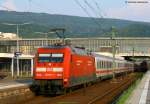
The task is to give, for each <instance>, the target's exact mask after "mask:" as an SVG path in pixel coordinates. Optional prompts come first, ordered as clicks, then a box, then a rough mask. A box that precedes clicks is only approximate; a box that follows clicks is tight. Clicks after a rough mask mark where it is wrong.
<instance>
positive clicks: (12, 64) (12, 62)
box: [11, 57, 14, 78]
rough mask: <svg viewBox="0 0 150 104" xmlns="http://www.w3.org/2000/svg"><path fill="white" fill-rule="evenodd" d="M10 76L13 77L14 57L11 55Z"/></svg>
mask: <svg viewBox="0 0 150 104" xmlns="http://www.w3.org/2000/svg"><path fill="white" fill-rule="evenodd" d="M11 76H12V78H13V77H14V58H13V57H12V60H11Z"/></svg>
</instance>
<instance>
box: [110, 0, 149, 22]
mask: <svg viewBox="0 0 150 104" xmlns="http://www.w3.org/2000/svg"><path fill="white" fill-rule="evenodd" d="M136 1H139V0H136ZM149 10H150V1H149V0H148V3H127V4H125V5H124V6H123V7H122V8H111V9H109V10H108V11H107V15H108V17H110V18H119V19H129V20H136V21H146V22H150V12H149Z"/></svg>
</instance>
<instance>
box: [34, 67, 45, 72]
mask: <svg viewBox="0 0 150 104" xmlns="http://www.w3.org/2000/svg"><path fill="white" fill-rule="evenodd" d="M36 71H37V72H46V68H36Z"/></svg>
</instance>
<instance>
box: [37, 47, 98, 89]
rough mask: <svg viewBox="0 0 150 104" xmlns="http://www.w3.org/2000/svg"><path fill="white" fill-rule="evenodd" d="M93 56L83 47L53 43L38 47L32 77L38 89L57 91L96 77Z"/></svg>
mask: <svg viewBox="0 0 150 104" xmlns="http://www.w3.org/2000/svg"><path fill="white" fill-rule="evenodd" d="M94 63H95V62H94V57H92V56H90V55H89V54H88V53H86V52H85V51H84V50H83V49H79V48H74V47H70V46H62V45H54V46H49V47H41V48H38V50H37V54H36V57H35V66H34V79H35V84H36V85H37V86H38V90H39V89H42V90H43V89H45V91H50V92H53V91H54V92H58V91H60V90H63V89H64V88H70V87H73V86H77V85H80V84H83V83H86V82H90V81H93V80H94V79H95V78H96V75H95V64H94Z"/></svg>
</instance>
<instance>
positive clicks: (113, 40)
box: [111, 27, 116, 81]
mask: <svg viewBox="0 0 150 104" xmlns="http://www.w3.org/2000/svg"><path fill="white" fill-rule="evenodd" d="M115 35H116V30H115V27H112V31H111V42H112V54H113V64H112V68H113V80H114V81H115V80H116V78H115V68H116V62H115V55H116V40H115Z"/></svg>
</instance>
